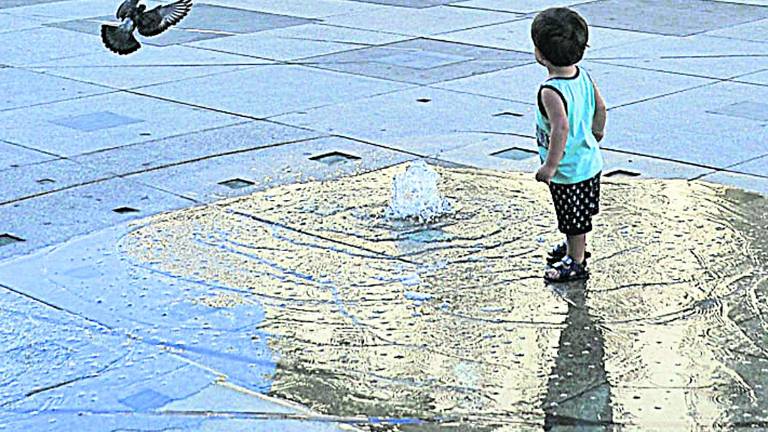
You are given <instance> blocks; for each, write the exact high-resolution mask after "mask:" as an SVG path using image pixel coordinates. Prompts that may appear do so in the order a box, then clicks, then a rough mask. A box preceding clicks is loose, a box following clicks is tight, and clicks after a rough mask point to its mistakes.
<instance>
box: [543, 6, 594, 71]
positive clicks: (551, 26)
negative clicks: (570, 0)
mask: <svg viewBox="0 0 768 432" xmlns="http://www.w3.org/2000/svg"><path fill="white" fill-rule="evenodd" d="M531 38H532V39H533V44H534V45H536V48H538V49H539V51H540V52H541V54H542V55H543V56H544V58H546V59H547V61H549V62H550V63H552V64H553V65H555V66H570V65H572V64H576V63H578V62H579V61H580V60H581V58H582V57H584V50H585V49H586V47H587V41H588V40H589V29H588V28H587V22H586V21H584V18H582V17H581V15H579V14H578V13H576V12H574V11H572V10H570V9H568V8H562V7H561V8H551V9H547V10H545V11H542V12H541V13H539V14H538V15H536V18H535V19H534V20H533V24H531Z"/></svg>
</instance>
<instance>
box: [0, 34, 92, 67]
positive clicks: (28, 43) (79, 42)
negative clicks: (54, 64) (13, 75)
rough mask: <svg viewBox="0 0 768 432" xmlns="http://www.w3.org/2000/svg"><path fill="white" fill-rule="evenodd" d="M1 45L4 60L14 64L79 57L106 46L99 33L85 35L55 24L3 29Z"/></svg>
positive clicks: (5, 62)
mask: <svg viewBox="0 0 768 432" xmlns="http://www.w3.org/2000/svg"><path fill="white" fill-rule="evenodd" d="M0 46H2V56H1V57H0V61H2V62H3V63H4V64H7V65H11V66H28V65H30V64H39V63H43V62H50V61H52V60H55V59H61V58H67V57H78V56H83V55H88V54H93V53H96V52H99V51H101V50H103V49H104V47H103V46H102V44H101V40H100V39H99V38H98V37H97V36H96V34H94V35H85V34H81V33H75V32H70V31H66V30H62V29H57V28H51V27H38V28H34V29H28V30H21V31H17V32H8V33H0Z"/></svg>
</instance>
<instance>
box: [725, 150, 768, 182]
mask: <svg viewBox="0 0 768 432" xmlns="http://www.w3.org/2000/svg"><path fill="white" fill-rule="evenodd" d="M728 170H730V171H737V172H739V173H744V174H753V175H759V176H763V178H764V179H765V177H766V176H768V154H766V155H763V156H761V157H758V158H756V159H751V160H749V161H748V162H743V163H740V164H738V165H733V166H731V167H729V168H728ZM765 180H766V181H768V179H765Z"/></svg>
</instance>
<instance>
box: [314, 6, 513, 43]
mask: <svg viewBox="0 0 768 432" xmlns="http://www.w3.org/2000/svg"><path fill="white" fill-rule="evenodd" d="M513 19H515V17H514V16H511V15H510V14H508V13H499V12H488V11H476V10H467V9H460V8H453V7H450V6H435V7H431V8H426V9H409V8H397V7H392V8H387V9H384V10H381V11H375V12H363V13H352V14H347V15H338V16H332V17H328V18H325V20H324V21H325V22H326V23H328V24H333V25H339V26H343V27H353V28H359V29H364V30H375V31H381V32H389V33H397V34H401V35H409V36H416V37H420V36H429V35H435V34H438V33H445V32H449V31H455V30H459V29H466V28H468V27H479V26H484V25H489V24H497V23H502V22H506V21H512V20H513Z"/></svg>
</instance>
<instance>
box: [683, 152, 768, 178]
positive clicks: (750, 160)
mask: <svg viewBox="0 0 768 432" xmlns="http://www.w3.org/2000/svg"><path fill="white" fill-rule="evenodd" d="M764 158H768V153H766V154H764V155H759V156H755V157H751V158H749V159H745V160H743V161H740V162H736V163H733V164H730V165H727V166H725V167H723V168H722V169H716V170H712V171H709V172H706V173H703V174H699V175H697V176H696V177H693V178H690V179H689V181H695V180H701V179H703V178H704V177H707V176H711V175H715V174H718V173H723V172H725V173H731V174H741V175H745V176H750V177H757V178H766V179H768V176H764V177H763V176H762V175H761V174H752V173H746V172H743V171H735V170H731V168H736V167H738V166H739V165H745V164H748V163H750V162H754V161H757V160H760V159H764Z"/></svg>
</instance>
